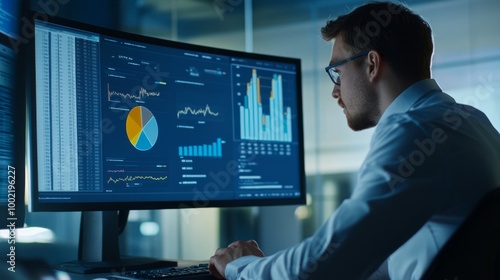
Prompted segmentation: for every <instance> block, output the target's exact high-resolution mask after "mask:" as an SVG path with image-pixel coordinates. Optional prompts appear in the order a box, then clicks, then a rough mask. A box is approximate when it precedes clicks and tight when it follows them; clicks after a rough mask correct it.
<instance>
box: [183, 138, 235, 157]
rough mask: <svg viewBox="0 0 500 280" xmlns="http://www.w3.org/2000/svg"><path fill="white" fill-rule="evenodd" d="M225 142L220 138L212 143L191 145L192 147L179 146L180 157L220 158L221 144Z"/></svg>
mask: <svg viewBox="0 0 500 280" xmlns="http://www.w3.org/2000/svg"><path fill="white" fill-rule="evenodd" d="M224 143H225V142H224V141H223V140H222V139H221V138H217V140H216V141H215V142H213V143H209V144H201V145H193V146H180V147H179V156H180V157H222V144H224Z"/></svg>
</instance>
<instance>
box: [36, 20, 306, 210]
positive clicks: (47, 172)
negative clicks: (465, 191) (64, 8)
mask: <svg viewBox="0 0 500 280" xmlns="http://www.w3.org/2000/svg"><path fill="white" fill-rule="evenodd" d="M32 23H33V26H34V30H35V32H34V39H33V40H31V41H30V53H29V56H28V60H29V64H30V66H31V67H30V74H31V77H30V79H29V80H30V92H31V95H30V113H31V117H30V128H31V130H30V131H31V137H32V145H31V151H32V152H31V154H30V156H31V157H30V162H31V163H32V165H31V174H30V185H31V186H30V189H31V199H30V209H31V210H32V211H85V212H87V211H108V210H111V211H114V210H129V209H166V208H185V207H236V206H258V205H285V204H303V203H304V202H305V195H306V192H305V183H304V181H305V180H304V154H303V133H302V101H301V93H302V90H301V65H300V60H299V59H295V58H287V57H278V56H270V55H263V54H254V53H245V52H239V51H231V50H225V49H218V48H211V47H205V46H197V45H192V44H185V43H179V42H173V41H167V40H161V39H157V38H151V37H145V36H139V35H134V34H129V33H124V32H118V31H115V30H109V29H104V28H99V27H96V26H90V25H87V24H82V23H77V22H73V21H69V20H63V19H60V18H54V17H50V16H46V15H42V14H34V15H33V21H32Z"/></svg>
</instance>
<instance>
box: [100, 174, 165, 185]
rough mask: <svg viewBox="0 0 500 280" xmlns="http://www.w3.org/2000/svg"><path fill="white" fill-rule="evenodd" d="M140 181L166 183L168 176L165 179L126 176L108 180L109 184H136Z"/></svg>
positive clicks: (148, 176)
mask: <svg viewBox="0 0 500 280" xmlns="http://www.w3.org/2000/svg"><path fill="white" fill-rule="evenodd" d="M139 180H151V181H165V180H167V176H163V177H155V176H150V175H146V176H140V175H139V176H125V177H118V178H113V177H109V179H108V182H107V183H108V184H111V183H114V184H116V183H119V182H134V181H139Z"/></svg>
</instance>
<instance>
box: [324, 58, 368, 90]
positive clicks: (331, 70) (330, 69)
mask: <svg viewBox="0 0 500 280" xmlns="http://www.w3.org/2000/svg"><path fill="white" fill-rule="evenodd" d="M368 52H370V51H363V52H360V53H358V54H355V55H353V56H351V57H349V58H346V59H344V60H341V61H338V62H335V63H334V64H332V65H330V66H327V67H325V71H326V73H327V74H328V76H330V79H332V82H333V83H334V84H336V85H338V86H340V74H339V72H337V69H335V67H337V66H339V65H342V64H344V63H346V62H349V61H351V60H353V59H356V58H358V57H361V56H363V55H367V54H368Z"/></svg>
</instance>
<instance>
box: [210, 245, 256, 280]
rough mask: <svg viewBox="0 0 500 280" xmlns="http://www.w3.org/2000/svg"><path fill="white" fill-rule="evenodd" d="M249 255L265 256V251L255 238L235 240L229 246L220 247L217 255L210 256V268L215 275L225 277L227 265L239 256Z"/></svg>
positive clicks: (216, 252)
mask: <svg viewBox="0 0 500 280" xmlns="http://www.w3.org/2000/svg"><path fill="white" fill-rule="evenodd" d="M248 255H254V256H258V257H263V256H264V253H262V251H261V250H260V248H259V245H258V244H257V242H255V241H254V240H249V241H235V242H233V243H231V244H229V246H227V248H219V249H217V251H215V255H214V256H212V257H211V258H210V265H209V267H208V269H209V270H210V273H211V274H212V275H214V276H215V277H217V278H219V279H225V278H226V274H225V270H226V265H227V264H228V263H230V262H231V261H233V260H235V259H237V258H240V257H243V256H248Z"/></svg>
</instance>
